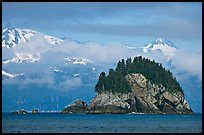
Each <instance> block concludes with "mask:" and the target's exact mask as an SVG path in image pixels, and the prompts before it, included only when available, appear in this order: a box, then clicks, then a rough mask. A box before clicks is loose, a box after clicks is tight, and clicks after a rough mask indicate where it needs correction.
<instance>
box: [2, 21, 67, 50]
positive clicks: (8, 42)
mask: <svg viewBox="0 0 204 135" xmlns="http://www.w3.org/2000/svg"><path fill="white" fill-rule="evenodd" d="M37 35H40V36H42V37H43V38H44V39H45V40H46V41H47V42H48V43H49V44H53V45H59V44H61V43H62V42H63V40H62V39H60V38H57V37H54V36H50V35H46V34H43V33H40V32H37V31H34V30H30V29H19V28H14V27H13V26H12V25H10V24H8V25H6V27H5V28H3V30H2V47H6V48H12V47H15V46H16V45H21V44H22V43H28V42H29V40H30V39H31V38H32V37H33V36H37Z"/></svg>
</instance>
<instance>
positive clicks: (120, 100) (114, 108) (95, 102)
mask: <svg viewBox="0 0 204 135" xmlns="http://www.w3.org/2000/svg"><path fill="white" fill-rule="evenodd" d="M125 78H126V80H127V81H128V82H129V84H130V86H131V92H129V93H126V94H124V93H123V94H122V93H112V92H103V93H100V94H97V95H96V96H95V97H94V98H93V99H92V100H91V101H90V104H89V105H88V106H87V105H85V104H84V103H83V101H81V100H77V101H75V102H73V103H72V104H70V105H69V106H68V107H66V108H65V109H64V110H63V112H80V113H132V112H136V113H163V114H189V113H193V111H192V110H191V108H190V106H189V104H188V103H187V101H186V99H185V98H184V95H183V94H182V93H181V92H179V91H176V90H175V91H174V93H170V92H169V91H168V90H166V88H165V87H163V86H162V85H157V84H154V83H151V81H149V80H147V79H146V78H145V77H144V76H143V75H142V74H139V73H138V74H128V75H126V76H125Z"/></svg>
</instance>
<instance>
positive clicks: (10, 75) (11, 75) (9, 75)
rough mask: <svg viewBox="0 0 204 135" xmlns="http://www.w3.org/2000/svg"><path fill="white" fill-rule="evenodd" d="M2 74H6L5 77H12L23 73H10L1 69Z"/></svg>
mask: <svg viewBox="0 0 204 135" xmlns="http://www.w3.org/2000/svg"><path fill="white" fill-rule="evenodd" d="M3 75H5V76H7V77H9V78H14V77H17V76H19V75H23V74H10V73H7V72H5V71H3V70H2V76H3Z"/></svg>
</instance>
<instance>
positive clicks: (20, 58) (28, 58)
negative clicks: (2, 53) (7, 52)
mask: <svg viewBox="0 0 204 135" xmlns="http://www.w3.org/2000/svg"><path fill="white" fill-rule="evenodd" d="M15 55H16V57H13V58H11V59H7V60H2V63H3V64H8V63H22V62H31V63H34V62H38V61H39V60H40V55H39V54H22V53H15Z"/></svg>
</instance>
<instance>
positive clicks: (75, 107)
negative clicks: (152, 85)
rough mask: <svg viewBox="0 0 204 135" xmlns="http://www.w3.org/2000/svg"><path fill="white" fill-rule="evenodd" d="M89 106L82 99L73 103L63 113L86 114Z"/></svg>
mask: <svg viewBox="0 0 204 135" xmlns="http://www.w3.org/2000/svg"><path fill="white" fill-rule="evenodd" d="M87 106H88V105H87V104H86V102H85V101H83V100H81V99H77V100H76V101H74V102H73V103H71V104H69V105H68V106H66V107H65V108H64V109H63V111H62V113H85V112H86V110H87Z"/></svg>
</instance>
